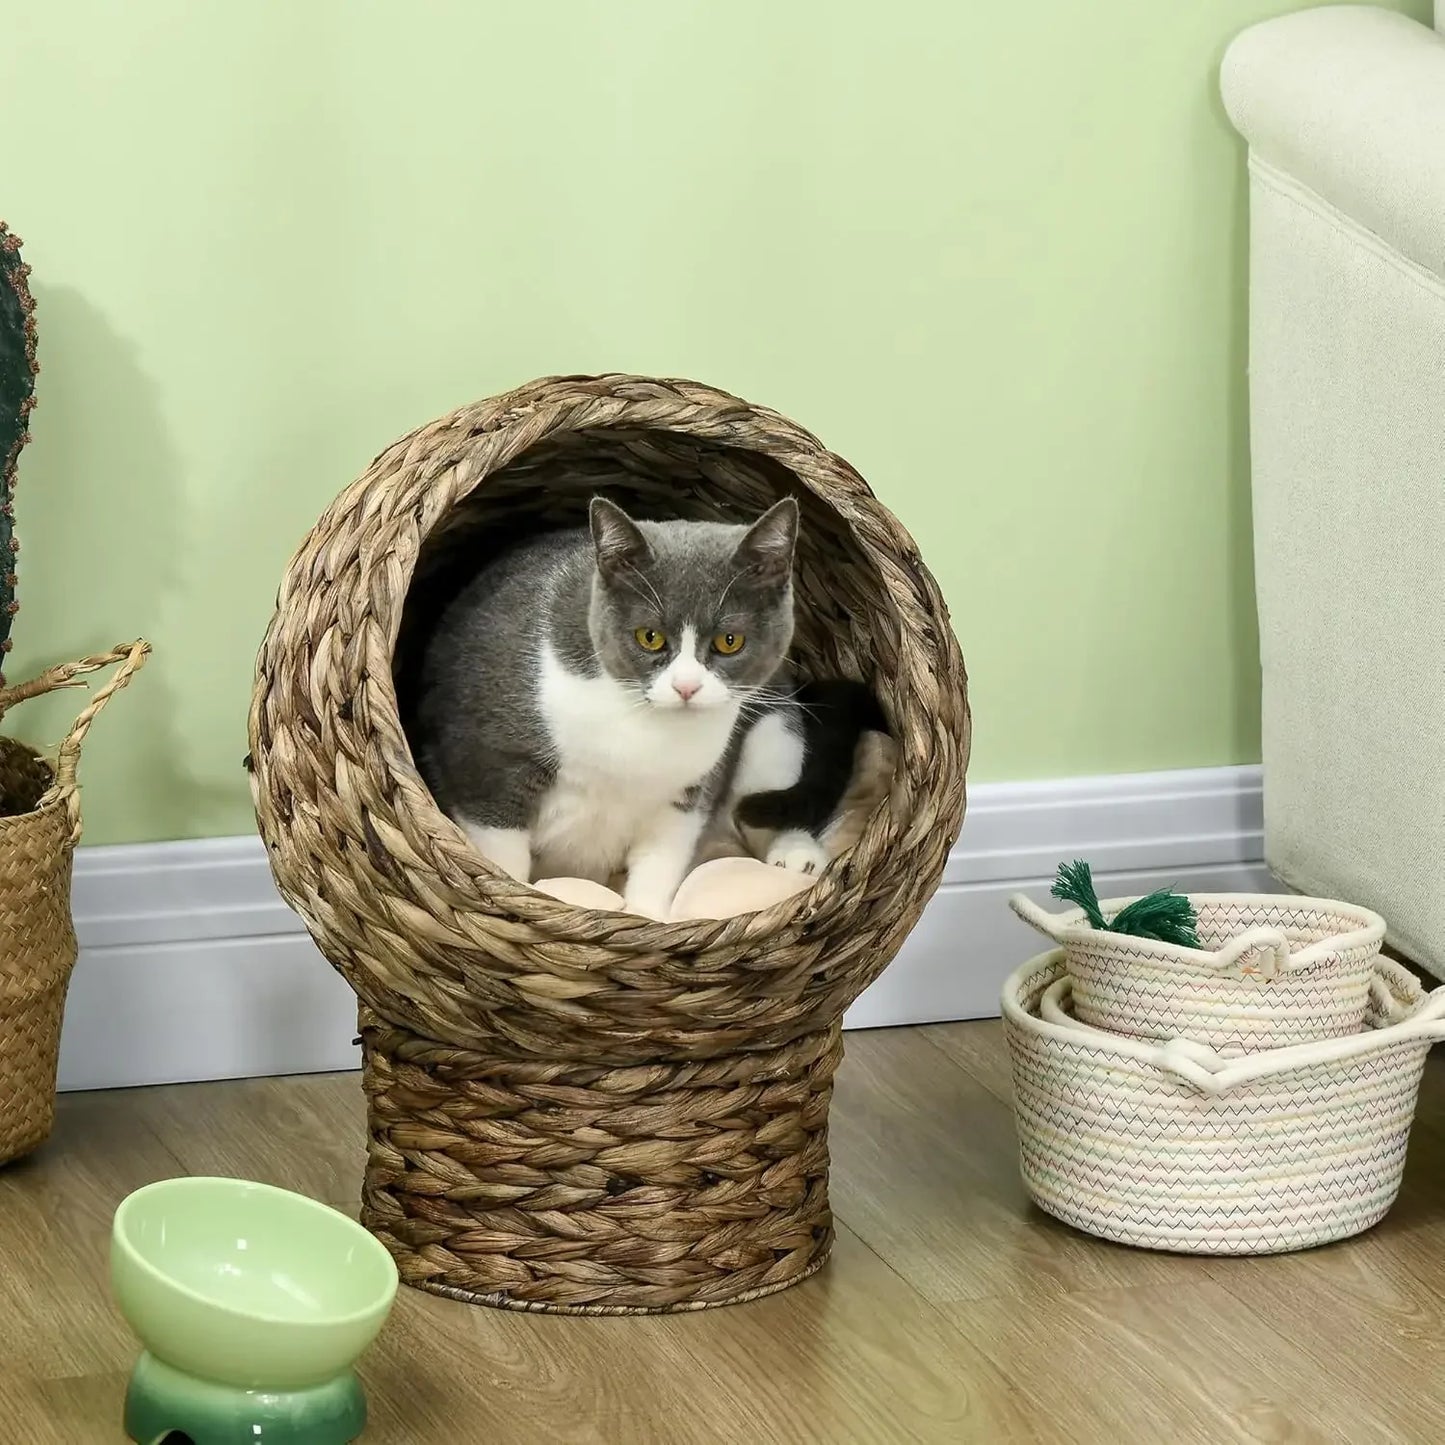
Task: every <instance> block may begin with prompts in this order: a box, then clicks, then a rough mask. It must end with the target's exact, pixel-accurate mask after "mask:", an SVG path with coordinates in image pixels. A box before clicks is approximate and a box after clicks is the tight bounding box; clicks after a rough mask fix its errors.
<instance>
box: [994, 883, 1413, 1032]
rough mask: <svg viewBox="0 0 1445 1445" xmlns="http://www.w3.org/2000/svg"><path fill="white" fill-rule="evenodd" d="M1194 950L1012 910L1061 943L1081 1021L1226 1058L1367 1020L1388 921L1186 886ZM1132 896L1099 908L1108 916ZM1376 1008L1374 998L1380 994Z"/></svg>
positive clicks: (1076, 913)
mask: <svg viewBox="0 0 1445 1445" xmlns="http://www.w3.org/2000/svg"><path fill="white" fill-rule="evenodd" d="M1189 899H1190V902H1191V903H1193V904H1194V908H1195V911H1196V912H1197V914H1198V915H1199V941H1200V943H1201V944H1202V945H1203V947H1202V948H1197V949H1196V948H1183V947H1180V946H1179V945H1177V944H1172V943H1159V942H1157V941H1155V940H1154V939H1149V938H1134V937H1131V936H1129V935H1128V934H1123V933H1110V932H1107V931H1103V930H1100V929H1097V928H1091V927H1090V926H1089V924H1088V922H1087V920H1086V919H1085V916H1084V911H1083V909H1081V908H1073V909H1069V910H1068V911H1067V912H1064V913H1049V912H1047V911H1046V910H1045V909H1043V908H1040V907H1039V906H1038V905H1037V904H1036V903H1034V902H1033V901H1032V900H1030V899H1029V898H1027V897H1026V896H1025V895H1024V894H1022V893H1019V894H1015V895H1014V897H1012V898H1011V899H1010V900H1009V906H1010V907H1011V908H1012V909H1013V910H1014V912H1015V913H1017V914H1018V916H1019V917H1020V918H1022V919H1023V920H1024V922H1025V923H1028V924H1031V925H1032V926H1033V927H1034V928H1037V929H1038V930H1039V932H1040V933H1042V934H1044V935H1045V936H1046V937H1048V938H1050V939H1052V940H1053V941H1054V942H1055V943H1056V944H1059V945H1061V946H1062V948H1063V950H1064V953H1065V955H1066V956H1067V958H1068V964H1069V973H1070V975H1071V976H1072V978H1073V981H1074V988H1073V1000H1074V1013H1075V1015H1076V1016H1077V1018H1078V1019H1079V1020H1080V1022H1082V1023H1088V1024H1093V1025H1094V1026H1095V1027H1096V1028H1101V1029H1108V1030H1110V1032H1112V1033H1118V1034H1124V1035H1126V1036H1127V1037H1129V1038H1137V1039H1150V1040H1164V1039H1172V1038H1179V1037H1183V1038H1187V1039H1193V1040H1194V1041H1195V1042H1197V1043H1201V1044H1208V1045H1209V1047H1210V1048H1213V1049H1217V1050H1218V1051H1219V1052H1221V1053H1224V1054H1234V1055H1238V1054H1250V1053H1256V1052H1258V1051H1259V1050H1261V1049H1276V1048H1283V1047H1286V1046H1288V1045H1291V1044H1302V1043H1312V1042H1315V1041H1317V1040H1319V1039H1335V1038H1346V1037H1348V1036H1349V1035H1351V1034H1355V1033H1358V1032H1359V1031H1360V1030H1361V1029H1362V1028H1366V1027H1368V1024H1369V1019H1370V1011H1371V1008H1372V1006H1373V1005H1372V1001H1371V989H1372V987H1373V988H1375V989H1378V988H1379V987H1380V985H1379V984H1378V983H1377V981H1376V971H1375V965H1376V962H1377V960H1378V958H1379V954H1380V944H1381V942H1382V941H1383V939H1384V937H1385V920H1384V919H1383V918H1381V917H1380V916H1379V914H1377V913H1371V912H1370V911H1369V909H1367V908H1356V907H1355V906H1354V905H1353V904H1349V903H1336V902H1334V901H1332V900H1330V899H1325V898H1295V897H1293V896H1285V895H1274V894H1265V893H1192V894H1190V895H1189ZM1132 901H1133V900H1132V899H1128V898H1120V899H1109V900H1108V901H1106V902H1103V903H1101V905H1100V906H1101V908H1102V909H1103V911H1104V914H1105V916H1106V917H1109V918H1112V917H1113V916H1114V915H1115V914H1116V913H1117V912H1118V911H1119V910H1120V909H1121V908H1123V907H1124V906H1125V905H1126V904H1128V903H1130V902H1132ZM1375 1003H1376V1004H1378V1003H1379V1000H1378V999H1377V1000H1376V1001H1375Z"/></svg>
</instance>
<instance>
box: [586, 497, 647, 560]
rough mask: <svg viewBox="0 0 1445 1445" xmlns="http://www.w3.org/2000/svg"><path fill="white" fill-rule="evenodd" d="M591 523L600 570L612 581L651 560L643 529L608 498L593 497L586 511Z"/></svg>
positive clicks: (593, 542) (593, 543)
mask: <svg viewBox="0 0 1445 1445" xmlns="http://www.w3.org/2000/svg"><path fill="white" fill-rule="evenodd" d="M587 517H588V521H590V522H591V524H592V545H593V546H594V547H595V548H596V549H597V570H598V571H599V572H600V573H601V574H602V576H603V577H604V578H605V579H607V580H608V581H611V580H613V579H615V578H617V577H620V576H621V575H622V574H623V573H624V572H630V571H635V570H636V569H637V568H639V567H643V566H645V565H646V564H647V563H648V562H650V561H651V560H652V550H651V548H649V547H648V545H647V538H646V537H644V536H643V535H642V529H641V528H640V527H639V526H638V525H637V523H636V522H634V521H633V520H632V518H631V517H629V516H628V515H627V513H626V512H624V511H623V510H622V508H621V507H619V506H618V505H617V503H616V502H609V501H608V500H607V498H606V497H593V498H592V506H591V508H590V509H589V511H588V513H587Z"/></svg>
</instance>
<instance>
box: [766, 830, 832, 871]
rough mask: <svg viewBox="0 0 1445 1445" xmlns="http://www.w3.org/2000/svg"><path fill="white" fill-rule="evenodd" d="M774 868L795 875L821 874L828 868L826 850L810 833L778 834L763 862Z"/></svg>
mask: <svg viewBox="0 0 1445 1445" xmlns="http://www.w3.org/2000/svg"><path fill="white" fill-rule="evenodd" d="M765 861H766V862H768V863H771V864H772V865H773V867H774V868H791V869H792V870H793V872H795V873H821V872H822V871H823V869H825V868H826V867H827V866H828V863H829V858H828V853H827V850H826V849H825V848H824V847H823V845H822V844H821V843H820V842H819V841H818V840H817V839H816V838H815V837H813V835H812V834H811V833H798V832H792V833H779V834H778V836H777V837H776V838H775V839H774V840H773V846H772V847H771V848H769V849H768V856H767V859H766V860H765Z"/></svg>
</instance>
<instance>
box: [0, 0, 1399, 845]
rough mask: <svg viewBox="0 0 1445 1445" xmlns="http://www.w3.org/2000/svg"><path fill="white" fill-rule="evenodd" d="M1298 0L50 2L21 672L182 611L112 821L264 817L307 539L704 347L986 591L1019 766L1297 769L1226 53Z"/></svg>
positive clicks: (129, 825) (33, 181)
mask: <svg viewBox="0 0 1445 1445" xmlns="http://www.w3.org/2000/svg"><path fill="white" fill-rule="evenodd" d="M1288 8H1297V7H1291V6H1290V5H1288V4H1287V3H1284V0H1210V3H1208V4H1182V3H1164V0H1095V3H1092V4H1081V3H1079V0H1040V3H1034V4H1030V5H1020V4H1011V3H1007V0H996V3H994V4H992V5H988V6H984V5H982V4H961V3H959V0H898V3H894V4H891V5H880V4H878V3H877V0H870V3H855V0H791V3H790V0H728V3H726V4H721V3H715V0H714V3H702V0H606V3H602V0H594V3H580V0H577V3H554V4H546V5H544V4H519V3H516V0H506V3H503V0H454V3H439V0H435V3H423V0H408V3H405V4H402V3H389V4H383V3H379V0H372V3H365V0H346V3H343V0H245V3H230V4H221V3H209V4H199V5H198V4H195V3H193V0H129V3H125V4H121V3H118V0H64V3H62V0H54V3H49V4H45V5H37V4H30V3H21V0H6V3H4V4H3V5H0V20H3V24H0V34H3V36H4V40H3V44H0V134H4V136H5V137H6V154H5V158H4V164H3V167H0V176H3V183H0V215H3V216H4V217H5V219H6V220H8V221H9V222H10V223H11V225H12V226H13V227H14V228H15V229H16V230H17V231H18V232H19V233H20V234H21V235H22V236H23V237H24V239H25V242H26V252H27V256H28V258H29V260H30V262H31V263H32V265H33V267H34V277H33V280H34V284H35V291H36V294H37V298H38V302H39V322H40V332H41V358H42V379H41V387H40V404H39V410H38V412H37V414H36V419H35V427H34V431H35V443H34V445H33V447H32V448H31V449H30V450H29V451H28V452H27V453H26V455H25V457H24V459H23V461H22V467H21V485H22V492H21V496H20V501H19V505H18V512H19V525H20V534H21V538H22V541H23V543H24V554H23V557H22V564H23V565H22V571H21V599H22V611H21V614H20V617H19V618H18V619H17V627H16V638H17V643H16V652H15V655H14V658H13V659H12V664H11V668H10V672H11V675H12V676H19V675H20V674H22V673H25V672H26V671H28V670H31V669H35V668H38V667H39V666H41V665H42V664H44V663H46V662H50V661H55V660H59V659H63V658H69V657H72V656H78V655H80V654H81V653H83V652H85V651H87V650H92V649H94V648H96V647H97V646H101V645H104V644H108V643H109V642H111V641H112V640H115V639H117V638H123V637H126V636H130V635H134V634H136V633H138V632H143V633H145V634H147V635H148V636H150V637H151V638H152V639H153V641H154V642H155V644H156V647H157V656H156V659H155V661H154V663H153V666H152V668H151V670H150V671H149V672H148V673H147V675H145V676H144V677H143V678H142V679H141V680H140V681H139V683H138V684H137V686H136V688H135V689H134V691H133V692H131V693H130V694H128V695H126V696H125V697H123V698H122V699H120V701H119V702H118V703H117V704H116V706H115V708H114V711H113V713H111V714H110V715H108V716H107V717H105V718H104V719H103V721H102V722H101V723H100V724H99V725H98V726H97V728H96V731H95V733H94V734H93V745H92V747H91V748H90V750H89V756H88V759H87V767H86V769H85V777H86V781H87V784H88V787H87V813H88V820H89V834H88V836H89V838H90V840H91V841H120V840H130V839H143V838H162V837H179V836H187V835H203V834H218V833H231V832H239V831H243V830H245V829H247V828H248V827H249V825H250V809H249V803H248V800H247V796H246V791H245V786H244V776H243V774H242V771H241V767H240V762H241V757H242V755H243V753H244V752H245V736H244V732H245V711H246V703H247V698H248V694H249V689H250V674H251V665H252V658H253V656H254V652H255V648H256V644H257V642H258V640H259V638H260V635H261V632H262V630H263V628H264V626H265V623H266V619H267V617H268V615H269V611H270V605H271V599H272V597H273V595H274V591H275V587H276V584H277V581H278V580H279V577H280V574H281V570H282V567H283V565H284V562H285V560H286V558H287V556H288V555H289V553H290V551H291V550H292V548H293V547H294V546H295V544H296V543H297V541H298V540H299V539H300V537H301V535H302V533H303V532H304V531H305V529H306V528H307V527H308V526H309V525H310V523H311V522H312V521H313V520H314V518H315V516H316V515H317V513H318V512H319V511H320V510H321V508H322V507H323V505H324V504H325V503H326V502H327V501H328V500H329V499H330V498H331V496H332V495H333V494H334V493H335V492H336V491H337V490H338V489H340V488H341V487H342V486H343V485H344V484H345V483H346V482H347V481H349V480H350V479H351V477H352V476H353V475H354V474H355V473H356V472H357V471H359V470H360V469H361V468H362V467H363V466H364V465H365V464H366V462H367V461H368V460H369V459H370V457H371V456H372V455H373V454H374V453H375V452H376V451H378V450H379V449H380V448H381V447H382V446H383V445H384V444H386V443H387V442H388V441H390V440H391V439H392V438H393V437H394V436H395V435H397V434H399V433H400V432H402V431H404V430H407V429H409V428H410V427H412V426H413V425H415V424H417V423H419V422H422V421H425V420H427V419H429V418H431V417H432V416H434V415H436V414H438V413H440V412H442V411H444V410H445V409H447V408H450V407H451V406H453V405H455V404H457V403H460V402H463V401H468V400H471V399H473V398H476V397H480V396H484V395H487V394H489V393H491V392H494V391H498V390H501V389H504V388H506V387H508V386H510V385H512V384H514V383H517V382H519V381H522V380H525V379H527V378H529V377H531V376H534V375H539V374H543V373H547V372H557V371H563V372H565V371H586V370H601V369H628V370H635V371H641V372H653V373H667V374H681V375H691V376H695V377H698V378H700V379H703V380H706V381H710V382H713V383H716V384H718V385H721V386H723V387H726V388H729V389H731V390H734V391H737V392H740V393H742V394H743V395H745V396H748V397H751V398H754V399H756V400H759V401H764V402H766V403H768V404H770V405H772V406H775V407H778V408H780V409H781V410H784V411H787V412H789V413H791V414H793V415H795V416H796V417H797V418H798V419H799V420H801V421H802V422H804V423H805V424H806V425H808V426H810V427H812V428H813V429H814V430H815V431H817V432H818V433H819V434H821V435H822V436H823V437H824V438H825V439H826V440H827V441H828V442H829V444H830V445H832V446H833V447H835V448H836V449H837V450H839V451H841V452H842V453H843V454H844V455H846V456H847V457H849V458H850V460H852V461H853V462H854V463H855V465H857V466H858V467H859V468H860V469H861V470H862V471H863V472H864V474H865V475H866V476H868V477H869V478H870V480H871V481H872V483H873V485H874V487H875V488H876V490H877V491H878V493H879V494H880V496H881V497H882V498H883V499H884V500H885V501H886V502H887V503H888V504H889V505H890V506H891V507H893V508H894V510H895V511H897V512H898V513H899V515H900V516H901V517H902V518H903V520H904V522H905V523H906V524H907V525H908V526H909V527H910V528H911V529H912V530H913V531H914V532H915V533H916V534H917V536H918V537H919V539H920V541H921V542H922V545H923V550H924V554H925V556H926V557H927V558H928V560H929V562H930V563H931V565H932V567H933V569H934V571H935V572H936V573H937V575H938V577H939V579H940V581H941V582H942V584H943V587H944V590H945V592H946V593H947V595H948V597H949V599H950V601H951V604H952V607H953V611H954V617H955V621H956V625H957V629H958V632H959V635H960V637H961V638H962V640H963V644H964V650H965V655H966V657H967V659H968V663H969V669H970V672H971V673H972V675H973V683H974V694H973V695H974V705H975V710H976V718H977V736H976V748H975V771H974V776H975V777H977V778H980V779H999V778H1021V777H1043V776H1053V775H1060V774H1069V773H1095V772H1110V771H1124V770H1134V769H1150V768H1161V767H1171V766H1179V765H1195V764H1214V763H1229V762H1239V761H1243V760H1248V759H1252V758H1254V757H1256V756H1257V752H1256V749H1257V736H1256V707H1257V677H1256V666H1257V665H1256V647H1255V637H1254V631H1253V617H1252V610H1253V609H1252V601H1251V584H1250V575H1249V545H1248V492H1247V476H1246V460H1247V453H1246V444H1245V397H1244V386H1243V367H1244V330H1243V303H1244V293H1243V286H1244V277H1243V265H1244V225H1245V216H1244V190H1243V180H1242V170H1241V156H1240V151H1239V147H1238V146H1237V144H1236V143H1235V140H1234V138H1233V136H1232V134H1231V132H1230V131H1229V128H1228V126H1227V124H1226V122H1225V120H1224V118H1223V115H1222V112H1221V110H1220V106H1219V103H1218V100H1217V98H1216V92H1215V81H1214V77H1215V71H1216V66H1217V63H1218V60H1219V57H1220V55H1221V53H1222V50H1223V48H1224V45H1225V44H1226V42H1227V40H1228V38H1229V37H1230V36H1231V35H1232V34H1234V33H1235V32H1236V31H1237V30H1239V29H1240V28H1241V27H1243V26H1244V25H1246V24H1248V23H1250V22H1252V21H1254V20H1257V19H1260V18H1262V17H1263V16H1265V15H1267V14H1270V13H1273V12H1277V11H1280V10H1283V9H1288ZM1406 8H1408V9H1410V10H1411V11H1412V12H1415V13H1419V14H1422V15H1423V12H1424V9H1425V0H1410V3H1409V4H1408V5H1407V7H1406ZM74 706H75V703H74V700H73V695H72V696H70V697H66V698H62V699H60V700H58V701H57V703H56V704H55V705H47V708H46V710H43V711H42V712H41V715H40V717H39V718H38V719H31V721H30V724H29V726H30V727H31V728H32V729H36V730H38V733H39V735H42V736H48V737H52V738H53V737H54V736H56V735H58V732H59V730H60V728H61V726H62V721H63V719H64V717H65V716H66V715H67V714H68V713H69V712H70V711H72V710H73V709H74ZM34 710H35V708H34V705H32V711H34ZM16 720H17V722H18V720H19V715H18V714H17V718H16Z"/></svg>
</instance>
